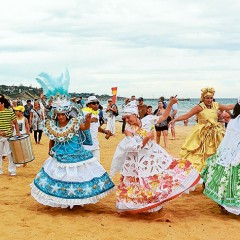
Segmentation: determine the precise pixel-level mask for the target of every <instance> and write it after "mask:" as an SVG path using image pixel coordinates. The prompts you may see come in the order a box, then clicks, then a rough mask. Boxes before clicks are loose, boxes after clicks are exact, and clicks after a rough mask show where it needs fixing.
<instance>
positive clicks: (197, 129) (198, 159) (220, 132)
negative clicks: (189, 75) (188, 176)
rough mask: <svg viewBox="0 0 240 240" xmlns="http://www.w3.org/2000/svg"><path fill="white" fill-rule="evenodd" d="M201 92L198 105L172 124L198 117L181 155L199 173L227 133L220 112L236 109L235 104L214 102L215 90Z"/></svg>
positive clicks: (206, 89) (207, 89) (208, 89)
mask: <svg viewBox="0 0 240 240" xmlns="http://www.w3.org/2000/svg"><path fill="white" fill-rule="evenodd" d="M201 92H202V93H201V100H200V103H199V104H198V105H196V106H194V107H193V108H192V109H191V110H190V111H189V112H187V113H185V114H183V115H181V116H178V117H177V118H175V119H173V120H172V121H171V122H170V124H172V123H173V124H174V123H175V122H178V121H183V120H185V119H188V118H190V117H192V116H194V115H197V123H196V125H195V126H194V127H193V129H192V131H191V132H190V134H189V135H188V137H187V138H186V140H185V143H184V144H183V146H182V148H181V151H180V155H181V157H182V158H183V159H187V160H189V161H191V162H192V163H193V164H194V166H195V168H196V169H197V170H198V171H199V172H201V171H202V169H203V168H204V167H205V165H206V159H207V158H208V157H210V156H212V155H213V154H215V153H216V151H217V148H218V146H219V144H220V142H221V141H222V139H223V136H224V133H225V129H224V128H223V126H222V124H221V123H219V122H218V110H220V111H224V110H231V109H233V107H234V104H229V105H222V104H220V103H217V102H214V101H213V96H214V94H215V90H214V88H203V89H202V90H201Z"/></svg>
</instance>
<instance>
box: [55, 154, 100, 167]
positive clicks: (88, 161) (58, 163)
mask: <svg viewBox="0 0 240 240" xmlns="http://www.w3.org/2000/svg"><path fill="white" fill-rule="evenodd" d="M96 161H97V162H98V160H97V158H95V157H93V158H90V159H88V160H84V161H81V162H76V163H62V162H59V161H56V163H55V164H56V167H60V168H66V167H80V166H82V165H84V164H88V163H92V162H96Z"/></svg>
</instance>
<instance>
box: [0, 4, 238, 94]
mask: <svg viewBox="0 0 240 240" xmlns="http://www.w3.org/2000/svg"><path fill="white" fill-rule="evenodd" d="M0 1H1V15H0V84H6V85H20V84H23V85H27V86H30V85H32V86H37V87H39V85H38V83H37V82H36V80H35V78H36V76H37V75H38V74H39V73H40V72H43V71H44V72H47V73H49V74H51V75H53V76H58V75H60V74H61V72H64V71H65V69H66V68H68V70H69V72H70V76H71V84H70V87H69V91H70V92H92V93H96V94H105V93H106V94H109V95H110V94H111V87H114V86H117V87H118V95H120V96H125V97H128V96H131V95H136V96H143V97H150V98H152V97H154V98H158V97H159V96H161V95H164V96H165V97H168V96H170V95H172V94H178V96H179V97H199V96H200V89H201V88H203V87H206V86H211V87H214V88H215V89H216V97H238V96H239V95H240V91H239V90H240V24H239V23H240V14H239V12H240V1H239V0H229V1H221V0H220V1H219V0H218V1H217V0H214V1H213V0H195V1H192V0H68V1H66V0H65V1H63V0H56V1H55V0H51V1H49V0H41V1H32V0H21V1H16V0H14V1H13V0H7V1H3V0H0ZM13 6H14V7H13Z"/></svg>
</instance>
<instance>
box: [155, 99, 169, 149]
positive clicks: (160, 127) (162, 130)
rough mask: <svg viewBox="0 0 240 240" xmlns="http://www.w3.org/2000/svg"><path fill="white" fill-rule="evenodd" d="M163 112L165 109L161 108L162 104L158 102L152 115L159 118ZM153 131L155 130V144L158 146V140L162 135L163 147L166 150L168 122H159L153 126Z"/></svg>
mask: <svg viewBox="0 0 240 240" xmlns="http://www.w3.org/2000/svg"><path fill="white" fill-rule="evenodd" d="M164 112H165V109H164V108H163V102H162V101H158V108H157V109H156V110H155V111H154V113H153V114H154V115H156V116H159V117H160V116H161V115H163V114H164ZM155 130H156V143H157V144H160V138H161V135H163V142H164V147H165V148H166V147H167V145H168V122H167V118H166V119H165V120H164V121H162V122H160V123H156V124H155Z"/></svg>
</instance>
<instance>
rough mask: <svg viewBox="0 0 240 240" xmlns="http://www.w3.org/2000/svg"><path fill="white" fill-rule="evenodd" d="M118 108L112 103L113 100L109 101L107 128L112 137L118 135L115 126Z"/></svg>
mask: <svg viewBox="0 0 240 240" xmlns="http://www.w3.org/2000/svg"><path fill="white" fill-rule="evenodd" d="M117 111H118V110H117V106H116V104H114V103H113V102H112V99H111V98H109V99H108V106H107V108H106V113H107V127H106V130H109V131H110V132H111V133H112V135H114V134H115V133H116V126H115V121H116V117H115V114H116V113H117Z"/></svg>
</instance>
